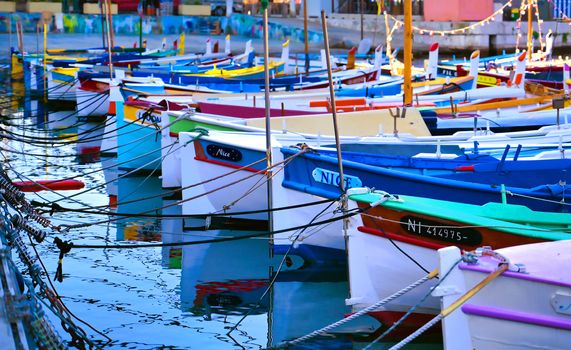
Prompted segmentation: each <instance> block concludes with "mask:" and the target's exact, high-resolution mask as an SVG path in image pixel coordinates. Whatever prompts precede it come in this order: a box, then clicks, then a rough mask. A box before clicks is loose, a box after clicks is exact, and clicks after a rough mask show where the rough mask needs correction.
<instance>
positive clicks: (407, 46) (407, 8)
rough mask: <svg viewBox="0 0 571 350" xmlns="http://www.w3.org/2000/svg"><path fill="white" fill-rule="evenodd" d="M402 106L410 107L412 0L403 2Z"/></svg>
mask: <svg viewBox="0 0 571 350" xmlns="http://www.w3.org/2000/svg"><path fill="white" fill-rule="evenodd" d="M403 74H404V84H403V86H402V88H403V92H404V101H403V102H404V105H405V106H411V105H412V0H404V72H403Z"/></svg>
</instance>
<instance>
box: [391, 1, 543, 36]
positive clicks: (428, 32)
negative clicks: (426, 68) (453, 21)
mask: <svg viewBox="0 0 571 350" xmlns="http://www.w3.org/2000/svg"><path fill="white" fill-rule="evenodd" d="M533 1H537V0H533ZM511 6H512V1H511V0H510V1H508V2H507V3H505V4H504V5H503V6H502V7H500V8H499V9H497V10H496V11H495V12H494V13H492V14H491V15H489V16H488V17H486V18H484V19H483V20H481V21H479V22H476V23H472V24H470V25H468V26H465V27H462V28H455V29H449V30H436V29H428V28H420V27H418V26H414V25H413V26H412V30H413V31H414V32H416V33H418V34H420V35H430V36H433V35H441V36H444V35H450V34H463V33H466V31H469V30H473V29H475V28H477V27H483V26H485V25H486V24H489V23H491V22H494V21H495V20H496V17H497V16H498V15H501V14H502V13H503V12H504V9H506V8H507V7H511ZM388 16H389V17H390V19H391V20H393V21H394V22H395V23H396V24H397V29H398V28H400V27H402V26H404V22H403V21H401V20H400V19H398V18H396V17H394V16H393V15H391V14H388Z"/></svg>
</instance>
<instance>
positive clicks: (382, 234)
mask: <svg viewBox="0 0 571 350" xmlns="http://www.w3.org/2000/svg"><path fill="white" fill-rule="evenodd" d="M357 230H359V231H360V232H363V233H368V234H371V235H375V236H379V237H383V238H387V239H390V240H393V241H399V242H403V243H408V244H413V245H416V246H419V247H423V248H428V249H432V250H438V249H440V248H445V247H447V246H445V245H441V244H436V243H431V242H427V241H423V240H421V239H415V238H412V237H406V236H401V235H397V234H394V233H391V232H386V231H381V230H377V229H374V228H370V227H366V226H359V227H358V228H357Z"/></svg>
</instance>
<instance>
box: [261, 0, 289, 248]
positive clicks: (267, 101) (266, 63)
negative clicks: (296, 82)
mask: <svg viewBox="0 0 571 350" xmlns="http://www.w3.org/2000/svg"><path fill="white" fill-rule="evenodd" d="M262 9H263V10H264V99H265V100H264V105H265V106H264V107H265V116H266V167H267V170H266V178H267V179H266V185H267V192H268V193H267V199H268V229H269V230H270V231H272V230H273V227H274V225H273V219H272V212H271V209H272V207H273V197H272V171H271V166H272V139H271V125H270V115H271V108H270V107H271V106H270V53H269V51H270V48H269V39H268V1H267V0H266V1H262ZM284 64H285V65H287V64H288V59H287V58H286V60H285V62H284ZM270 252H271V250H270ZM270 254H271V253H270Z"/></svg>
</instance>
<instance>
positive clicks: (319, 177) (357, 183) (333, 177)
mask: <svg viewBox="0 0 571 350" xmlns="http://www.w3.org/2000/svg"><path fill="white" fill-rule="evenodd" d="M311 176H313V180H315V181H316V182H320V183H323V184H327V185H332V186H339V178H340V176H339V173H338V172H335V171H331V170H327V169H322V168H315V169H313V171H312V172H311ZM343 177H344V178H345V189H349V188H354V187H363V182H361V179H359V178H358V177H357V176H351V175H346V174H344V175H343Z"/></svg>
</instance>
